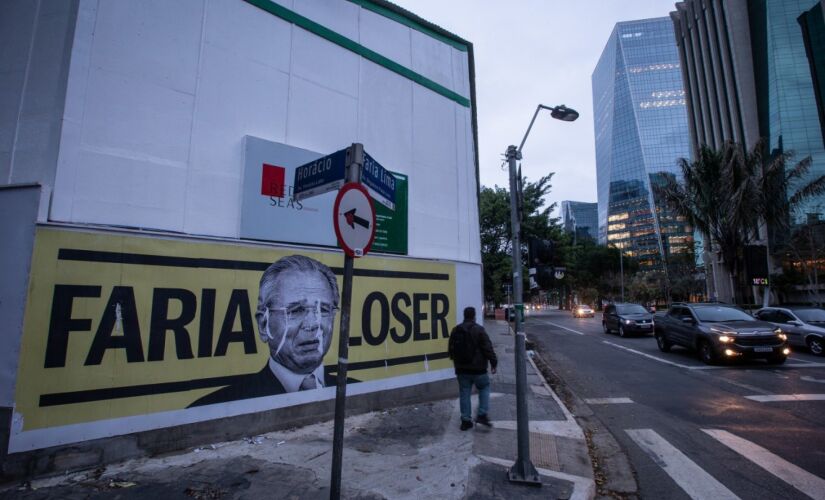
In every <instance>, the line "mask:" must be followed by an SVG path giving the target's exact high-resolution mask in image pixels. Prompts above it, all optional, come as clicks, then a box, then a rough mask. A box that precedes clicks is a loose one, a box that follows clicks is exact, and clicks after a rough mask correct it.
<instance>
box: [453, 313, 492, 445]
mask: <svg viewBox="0 0 825 500" xmlns="http://www.w3.org/2000/svg"><path fill="white" fill-rule="evenodd" d="M448 349H449V350H448V352H449V354H450V359H452V360H453V365H454V366H455V375H456V378H457V379H458V397H459V403H460V404H459V406H460V408H461V430H462V431H466V430H467V429H470V428H472V427H473V420H472V406H471V403H470V394H471V392H472V390H473V386H474V385H475V386H476V389H478V411H477V413H476V423H479V424H483V425H486V426H488V427H490V426H491V425H492V424H491V423H490V418H489V417H488V416H487V412H488V411H489V409H490V376H489V375H487V363H488V362H489V363H490V371H491V372H492V373H496V367H497V366H498V358H496V352H495V351H494V350H493V344H492V343H491V342H490V337H488V336H487V332H486V331H485V330H484V327H483V326H481V325H479V324H478V323H476V310H475V308H474V307H466V308H464V322H463V323H461V324H459V325H456V327H455V328H453V330H452V331H451V332H450V340H449V343H448Z"/></svg>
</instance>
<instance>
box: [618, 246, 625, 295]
mask: <svg viewBox="0 0 825 500" xmlns="http://www.w3.org/2000/svg"><path fill="white" fill-rule="evenodd" d="M618 248H619V281H620V282H621V284H622V302H624V263H623V261H624V259H623V258H622V254H623V253H624V251H623V250H622V247H618Z"/></svg>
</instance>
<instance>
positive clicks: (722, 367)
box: [602, 340, 825, 370]
mask: <svg viewBox="0 0 825 500" xmlns="http://www.w3.org/2000/svg"><path fill="white" fill-rule="evenodd" d="M602 343H603V344H607V345H610V346H613V347H615V348H617V349H622V350H624V351H627V352H632V353H633V354H638V355H639V356H644V357H646V358H648V359H652V360H654V361H658V362H660V363H666V364H668V365H672V366H678V367H679V368H684V369H686V370H725V369H727V368H729V367H728V366H725V365H719V366H706V365H699V366H689V365H683V364H681V363H674V362H673V361H668V360H666V359H662V358H659V357H656V356H651V355H650V354H647V353H644V352H642V351H637V350H636V349H631V348H629V347H625V346H623V345H621V344H616V343H614V342H610V341H608V340H602ZM788 359H791V358H788ZM794 361H796V359H795V358H794ZM783 366H784V367H785V368H821V367H825V363H813V364H807V365H798V364H796V363H785V364H784V365H783ZM745 369H748V368H745Z"/></svg>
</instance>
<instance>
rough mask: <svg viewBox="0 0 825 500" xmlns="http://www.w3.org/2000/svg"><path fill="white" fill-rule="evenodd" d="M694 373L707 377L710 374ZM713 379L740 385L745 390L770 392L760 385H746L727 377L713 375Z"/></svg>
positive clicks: (761, 392) (760, 392)
mask: <svg viewBox="0 0 825 500" xmlns="http://www.w3.org/2000/svg"><path fill="white" fill-rule="evenodd" d="M696 374H697V375H706V376H708V377H710V376H711V375H710V374H707V373H703V372H696ZM713 380H715V381H721V382H725V383H727V384H730V385H735V386H736V387H741V388H742V389H745V390H748V391H751V392H756V393H758V394H770V393H769V392H768V391H766V390H765V389H762V388H761V387H754V386H752V385H748V384H745V383H743V382H737V381H735V380H731V379H730V378H728V377H714V379H713Z"/></svg>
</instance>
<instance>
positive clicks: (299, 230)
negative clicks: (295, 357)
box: [0, 0, 483, 480]
mask: <svg viewBox="0 0 825 500" xmlns="http://www.w3.org/2000/svg"><path fill="white" fill-rule="evenodd" d="M0 46H2V47H3V50H0V68H2V71H0V80H1V81H2V85H0V214H2V216H0V240H2V241H3V246H2V248H0V276H2V279H0V331H2V332H3V336H2V341H1V342H0V347H2V348H1V349H0V365H1V366H2V367H3V369H2V370H0V422H2V424H0V469H1V470H2V471H3V472H4V473H5V474H9V473H10V472H9V471H12V473H18V474H23V473H25V474H37V473H43V472H55V471H57V470H65V469H64V468H61V467H63V465H59V464H66V463H68V464H81V463H82V467H94V466H97V465H98V464H99V463H100V462H103V461H106V460H112V457H118V458H117V459H121V458H126V457H128V456H139V455H141V454H144V453H147V454H148V453H151V454H156V453H160V452H166V451H172V450H175V449H181V448H186V447H194V446H198V445H201V444H203V443H208V442H212V441H214V440H216V439H231V438H234V437H238V436H241V435H255V434H260V433H264V432H269V431H271V430H274V429H275V428H277V427H284V426H289V425H296V424H297V423H298V422H299V421H300V422H301V423H306V422H307V421H309V420H313V419H320V418H323V415H324V414H328V411H329V408H331V406H330V402H331V401H332V400H333V399H334V398H335V391H334V390H330V388H331V387H334V385H335V383H334V374H337V373H338V371H339V370H338V366H339V360H340V359H341V357H340V356H339V353H338V350H337V346H338V345H339V335H341V332H340V331H339V330H341V328H340V322H339V318H340V317H341V316H344V317H345V318H348V319H347V321H348V322H349V332H350V333H349V343H348V345H349V349H348V353H349V354H348V359H349V364H348V380H350V379H351V380H356V381H358V382H357V387H356V388H355V389H352V390H351V391H352V392H350V394H349V395H348V398H347V399H348V401H347V408H348V411H351V410H353V409H354V410H356V411H369V410H372V409H375V408H376V407H377V406H378V405H380V404H382V403H381V402H382V401H384V402H386V401H398V400H408V399H409V400H415V399H418V400H424V399H431V398H433V397H446V396H447V395H450V394H452V393H453V391H454V388H453V385H454V382H452V381H453V380H454V377H455V374H454V370H453V367H452V363H451V362H450V360H449V359H448V356H447V355H446V352H447V337H448V336H449V325H453V324H455V323H456V322H457V321H460V319H461V311H462V309H463V308H464V307H465V306H468V305H472V306H475V307H476V308H477V309H480V308H481V305H482V296H481V293H480V290H481V289H482V286H483V285H482V269H481V251H480V242H479V222H478V185H479V180H478V163H477V153H476V152H477V144H478V142H477V127H476V115H475V108H476V103H475V90H474V83H473V82H474V76H473V75H474V70H473V47H472V44H471V43H470V42H468V41H466V40H463V39H462V38H460V37H458V36H456V35H454V34H451V33H449V32H447V31H445V30H443V29H441V28H438V27H437V26H435V25H433V24H432V23H429V22H427V21H426V20H424V19H421V18H419V17H418V16H416V15H414V14H412V13H410V12H407V11H405V10H403V9H400V8H399V7H397V6H395V5H394V4H391V3H389V2H384V1H381V0H374V1H373V0H366V1H361V0H359V1H348V0H327V1H323V2H300V1H299V2H275V1H269V0H248V1H245V0H221V1H213V2H206V1H203V0H196V1H187V2H97V1H85V0H81V1H66V2H28V1H18V2H0ZM353 143H360V144H362V145H363V149H364V151H365V152H366V153H368V154H369V157H367V156H366V154H365V155H364V156H365V161H364V163H365V164H369V165H370V166H371V167H370V168H369V169H365V172H366V171H367V170H369V172H366V173H367V174H369V173H373V174H374V173H375V172H376V171H379V167H377V166H376V165H377V164H380V165H382V166H383V167H384V169H386V170H383V169H382V170H380V172H383V174H382V175H381V179H382V182H384V181H385V180H386V179H389V178H390V177H392V179H394V180H393V182H392V185H393V188H392V190H391V192H390V191H388V190H389V188H387V183H386V182H384V184H383V187H385V188H387V189H388V190H385V195H386V196H384V195H382V196H381V197H378V196H375V195H373V196H374V197H375V199H376V200H379V198H383V199H385V202H391V203H390V204H392V205H394V207H392V208H391V207H386V206H384V205H379V203H376V204H375V205H378V208H376V209H375V212H374V213H373V211H372V209H371V208H370V209H368V210H364V209H363V208H362V207H361V208H359V213H362V214H363V215H359V217H363V218H364V220H366V222H365V223H364V224H366V227H365V225H364V224H361V223H359V226H360V227H362V228H366V229H368V230H369V229H370V228H371V230H372V231H373V232H372V236H373V237H372V238H371V239H370V245H371V247H362V248H361V249H360V250H361V251H362V253H363V254H364V256H363V258H359V259H358V264H357V267H358V271H357V272H356V276H357V277H356V278H354V280H355V281H354V285H353V286H352V288H353V293H352V297H351V301H350V302H351V306H347V307H351V314H349V311H347V313H346V315H344V312H343V311H339V312H338V313H336V310H337V305H338V300H339V299H338V290H342V289H343V267H342V266H344V253H343V252H342V250H341V249H340V248H339V246H338V245H339V243H338V241H339V240H338V238H337V237H336V230H337V229H339V226H343V224H341V223H340V218H339V219H338V220H339V224H338V225H337V226H335V227H334V226H333V217H332V216H333V213H334V209H335V208H337V207H338V204H337V203H336V194H337V192H336V191H337V185H339V184H342V183H343V176H344V167H345V163H347V162H346V161H345V158H346V154H345V150H346V149H347V148H349V147H350V146H351V145H352V144H353ZM356 149H357V148H356ZM356 156H357V155H356ZM445 158H449V159H450V160H449V161H446V160H445ZM371 159H372V160H371ZM307 164H310V165H312V167H311V168H308V169H301V168H300V167H302V166H304V165H307ZM316 167H317V168H316ZM307 170H311V172H310V174H311V175H313V176H315V177H314V179H315V180H319V181H320V182H319V183H310V182H308V181H307V178H306V176H304V177H302V176H299V175H296V174H297V173H298V172H306V171H307ZM320 174H324V175H327V174H328V175H329V176H328V177H325V178H323V179H321V178H320V177H318V175H320ZM363 178H365V179H366V178H368V175H364V176H363ZM373 178H374V177H373ZM311 179H312V178H311ZM301 184H303V187H304V188H306V189H310V188H317V187H320V186H319V184H325V185H327V186H329V187H331V188H332V190H330V191H323V190H318V191H320V192H316V193H315V195H314V196H311V197H298V196H296V195H295V193H296V192H298V191H301V189H299V188H300V187H301ZM373 185H378V184H377V183H374V184H373ZM379 187H381V186H379ZM376 189H378V188H376ZM354 211H355V209H353V212H354ZM365 212H366V213H365ZM359 231H360V230H359ZM339 234H340V233H339ZM343 241H346V240H343ZM350 241H351V240H350ZM350 250H353V249H352V248H350ZM355 250H359V249H355ZM367 253H368V255H367ZM275 263H278V264H277V265H275ZM279 270H280V271H283V275H284V276H298V275H301V276H303V278H301V279H304V280H305V279H313V276H315V277H318V276H321V275H322V276H323V277H324V279H323V280H322V281H323V286H321V287H320V288H321V289H323V290H324V291H323V292H320V293H317V294H315V295H314V296H312V297H310V296H306V297H305V296H304V295H301V297H298V296H297V295H294V296H293V295H292V293H291V292H288V291H286V288H287V287H288V284H287V283H286V281H288V280H289V281H292V278H289V279H287V278H281V276H278V275H277V274H276V273H277V272H279ZM281 279H283V281H284V283H283V285H284V286H283V289H284V291H283V292H280V291H279V292H278V293H279V294H281V293H282V296H281V297H278V298H275V297H274V295H276V294H275V293H274V292H273V289H274V288H275V287H276V285H275V283H276V281H277V282H278V283H279V284H278V287H281V284H280V280H281ZM319 279H320V278H319ZM280 289H281V288H279V290H280ZM413 292H414V293H413ZM287 301H288V302H287ZM391 304H392V309H390V305H391ZM279 305H283V306H284V307H278V306H279ZM293 305H295V307H292V306H293ZM313 306H314V307H313ZM342 308H343V306H342ZM310 312H314V314H311V315H310V314H309V313H310ZM425 316H426V318H428V319H427V320H423V319H421V320H420V321H418V320H415V321H411V320H410V318H413V319H415V318H419V319H420V318H424V317H425ZM304 318H307V320H309V319H311V320H312V321H315V322H317V323H318V324H320V325H321V326H318V328H317V329H316V330H315V331H316V334H315V335H316V336H315V337H314V340H313V341H312V342H313V345H315V346H317V350H316V348H315V347H313V348H312V349H305V352H306V353H309V352H310V351H312V353H311V354H312V355H311V358H312V359H311V362H310V363H309V364H311V368H312V370H313V372H312V374H313V375H315V376H314V377H312V378H313V379H314V382H313V383H314V385H315V387H316V389H317V390H303V391H298V389H305V388H306V387H301V386H300V385H295V384H290V383H289V380H290V379H291V380H292V382H295V381H296V380H295V377H289V374H287V373H286V372H285V371H284V370H282V369H280V368H283V366H282V365H280V368H279V367H276V366H275V365H276V364H279V361H278V360H275V359H274V357H275V356H276V355H278V354H279V353H280V354H282V355H283V356H290V355H289V354H287V353H286V351H287V349H288V346H289V343H291V342H292V340H287V341H286V342H285V341H284V339H286V338H287V337H286V335H287V333H286V332H287V328H286V327H285V326H283V325H289V331H290V332H291V331H295V328H294V325H296V324H298V323H300V322H301V321H303V320H304ZM345 324H346V323H345ZM273 332H274V335H273ZM276 336H280V339H281V340H280V344H278V343H277V341H275V339H276V338H278V337H276ZM270 342H272V343H270ZM285 346H286V347H285ZM304 347H306V345H305V346H304ZM282 348H283V351H282V350H281V349H282ZM345 357H346V356H345ZM387 360H391V361H387ZM270 361H271V362H272V363H271V364H270ZM293 364H294V363H293ZM286 371H290V368H286ZM256 374H258V375H262V377H260V378H259V377H258V375H256ZM284 375H286V376H284ZM293 375H294V373H293ZM353 383H354V382H353ZM318 384H322V385H324V386H325V387H326V389H321V388H318ZM227 388H228V389H227ZM236 388H237V390H236ZM227 391H228V392H227ZM436 395H438V396H436ZM350 396H351V397H350ZM73 457H74V458H73ZM78 457H79V458H78ZM66 467H67V468H72V467H74V465H67V466H66ZM15 471H17V472H15ZM10 477H11V476H6V479H7V480H10Z"/></svg>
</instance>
